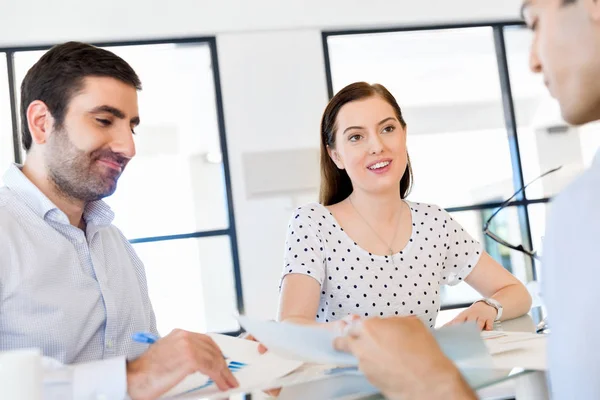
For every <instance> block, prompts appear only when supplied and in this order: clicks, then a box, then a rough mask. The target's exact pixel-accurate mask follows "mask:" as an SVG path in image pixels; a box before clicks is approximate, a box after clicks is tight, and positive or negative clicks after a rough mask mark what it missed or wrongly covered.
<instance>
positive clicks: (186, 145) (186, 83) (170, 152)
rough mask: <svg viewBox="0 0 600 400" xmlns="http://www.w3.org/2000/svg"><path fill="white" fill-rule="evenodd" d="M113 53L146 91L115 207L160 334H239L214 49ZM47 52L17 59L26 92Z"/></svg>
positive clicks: (183, 45)
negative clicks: (30, 72)
mask: <svg viewBox="0 0 600 400" xmlns="http://www.w3.org/2000/svg"><path fill="white" fill-rule="evenodd" d="M104 47H106V48H108V49H109V50H111V51H113V52H114V53H116V54H118V55H119V56H121V57H123V58H124V59H125V60H126V61H127V62H128V63H129V64H131V66H132V67H133V68H134V70H135V71H136V72H137V73H138V75H139V76H140V79H141V81H142V86H143V90H142V91H141V92H140V93H139V110H140V118H141V121H142V123H141V125H140V126H139V127H138V128H137V129H136V136H135V141H136V142H135V143H136V151H137V154H136V157H135V158H134V159H133V160H132V162H130V163H129V165H128V166H127V170H126V171H125V173H124V174H123V176H122V177H121V179H120V180H119V186H118V189H117V191H116V192H115V194H114V195H112V196H111V197H109V198H107V199H106V201H107V203H108V204H109V205H110V206H111V208H112V209H113V210H114V211H115V215H116V217H115V221H114V223H115V225H116V226H118V227H119V228H120V229H121V230H122V231H123V232H124V234H125V235H126V236H127V237H128V238H130V240H131V241H132V242H133V243H134V247H135V249H136V251H137V252H138V254H139V256H140V258H141V259H142V261H143V262H144V264H145V267H146V274H147V278H148V286H149V291H150V297H151V300H152V303H153V306H154V309H155V312H156V317H157V323H158V328H159V331H160V333H161V334H167V333H168V332H170V331H171V330H172V329H173V328H177V327H179V328H184V329H189V330H194V331H218V332H234V331H237V330H238V329H239V326H238V324H237V321H236V320H235V315H236V312H237V311H238V309H241V308H242V298H241V289H240V288H241V286H240V282H239V262H238V259H237V244H236V238H235V230H234V228H235V227H234V220H233V212H232V210H233V208H232V205H231V204H230V202H231V190H230V180H229V169H228V164H227V151H226V142H225V135H224V127H223V118H222V105H221V102H220V97H219V96H220V90H219V87H218V85H219V82H218V79H217V77H218V71H217V69H216V68H217V66H216V61H217V60H216V52H215V42H214V40H213V39H201V40H197V41H194V40H186V41H185V42H176V43H132V44H126V45H110V46H104ZM45 51H46V49H31V50H29V49H21V50H19V51H13V52H11V55H12V57H14V70H15V77H14V78H15V82H16V83H17V84H18V85H20V83H21V81H22V80H23V78H24V77H25V74H26V73H27V71H28V69H29V68H30V67H31V66H32V65H33V64H34V63H35V62H36V61H37V60H38V59H39V58H40V57H41V55H42V54H43V53H44V52H45ZM0 68H2V67H1V66H0ZM0 72H2V70H1V69H0ZM5 75H6V73H5V74H4V76H5ZM0 76H2V75H0ZM17 100H18V99H17ZM0 106H2V103H1V101H0ZM13 107H16V105H13ZM2 116H3V115H2V114H1V107H0V123H2V121H3V119H2ZM0 138H2V137H0ZM3 147H4V146H3ZM10 156H11V160H12V150H11V155H10ZM1 157H2V154H0V160H2V161H4V163H6V161H7V160H5V159H2V158H1ZM21 157H23V158H24V157H25V154H24V153H21Z"/></svg>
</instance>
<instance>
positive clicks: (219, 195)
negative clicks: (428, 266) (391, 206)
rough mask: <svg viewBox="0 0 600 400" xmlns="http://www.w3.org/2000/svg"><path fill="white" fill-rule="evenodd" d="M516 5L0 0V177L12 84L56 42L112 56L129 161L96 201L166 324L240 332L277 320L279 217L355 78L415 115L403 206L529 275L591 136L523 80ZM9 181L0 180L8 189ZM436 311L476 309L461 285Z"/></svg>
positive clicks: (14, 101) (527, 76) (298, 201)
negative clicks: (432, 209)
mask: <svg viewBox="0 0 600 400" xmlns="http://www.w3.org/2000/svg"><path fill="white" fill-rule="evenodd" d="M520 4H521V0H504V1H497V0H496V1H495V0H452V1H447V0H420V1H418V2H416V1H407V0H402V1H388V0H386V1H383V0H374V1H370V2H362V1H356V0H350V1H349V0H344V1H342V0H329V1H325V2H323V1H316V0H304V1H298V0H288V1H284V2H282V1H277V0H261V1H252V2H245V1H232V0H223V1H218V2H216V1H214V2H209V1H192V0H171V1H170V2H168V3H167V2H159V1H140V0H129V1H116V0H107V1H105V2H103V3H102V4H99V3H94V4H92V3H90V4H84V3H80V2H76V1H72V0H69V1H62V2H58V3H55V2H43V1H40V0H34V1H29V2H17V1H11V2H7V1H6V0H2V1H0V166H1V167H2V168H1V169H2V170H4V169H5V168H6V167H7V166H8V165H9V163H10V162H15V161H16V162H22V161H23V160H24V158H25V154H24V153H23V151H22V150H21V146H20V139H19V125H20V121H19V115H18V106H17V105H18V103H19V86H20V83H21V81H22V79H23V77H24V76H25V74H26V72H27V70H28V69H29V68H30V67H31V65H33V63H35V61H36V60H37V59H39V57H40V56H41V54H43V52H44V51H45V50H47V49H48V48H49V46H51V45H53V44H57V43H61V42H64V41H68V40H79V41H86V42H90V43H93V44H97V45H99V46H102V47H106V48H108V49H110V50H112V51H114V52H115V53H117V54H119V55H120V56H122V57H123V58H124V59H125V60H127V61H128V62H129V63H130V64H131V65H132V66H133V68H134V69H135V70H136V71H137V72H138V74H139V75H140V77H141V79H142V82H143V86H144V88H143V91H142V92H140V94H139V107H140V116H141V120H142V124H141V126H140V127H139V128H138V129H137V130H136V131H137V135H136V137H135V140H136V146H137V156H136V158H135V159H134V160H133V161H132V162H131V163H130V164H129V166H128V168H127V170H126V172H125V173H124V175H123V176H122V178H121V179H120V182H119V186H118V189H117V192H116V194H115V195H113V196H111V197H110V198H108V199H107V202H108V203H109V204H110V205H111V207H113V209H114V211H115V213H116V219H115V224H116V225H117V226H118V227H119V228H121V230H122V231H123V232H124V233H125V235H126V236H127V237H128V238H130V240H131V241H132V242H133V243H134V247H135V249H136V251H137V252H138V253H139V255H140V257H141V258H142V260H143V261H144V263H145V266H146V273H147V276H148V284H149V289H150V295H151V300H152V302H153V305H154V308H155V312H156V315H157V320H158V327H159V331H160V332H161V333H162V334H166V333H168V332H169V331H170V330H171V329H173V328H175V327H179V328H184V329H189V330H195V331H202V332H204V331H213V332H235V331H237V330H238V329H239V326H238V324H237V322H236V320H235V314H236V313H237V312H238V310H239V311H241V312H245V313H248V314H250V315H253V316H256V317H260V318H265V319H271V318H274V317H275V315H276V312H277V300H278V286H279V279H280V274H281V268H282V260H283V245H284V241H285V235H286V229H287V224H288V220H289V218H290V217H291V214H292V212H293V210H294V208H296V207H297V206H300V205H302V204H304V203H306V202H310V201H316V200H317V193H318V185H319V168H318V167H319V166H318V147H319V122H320V117H321V113H322V111H323V109H324V108H325V105H326V104H327V101H328V98H329V97H331V96H332V95H333V94H334V93H335V92H336V91H338V90H339V89H341V88H342V87H344V86H345V85H347V84H349V83H351V82H354V81H367V82H370V83H375V82H377V83H381V84H383V85H385V86H386V87H388V89H390V91H391V92H392V93H393V94H394V95H395V96H396V98H397V100H398V103H399V104H400V106H401V107H402V108H403V111H404V114H405V117H406V120H407V123H408V149H409V153H410V156H411V159H412V162H413V169H414V176H415V184H414V188H413V191H412V193H411V194H410V196H409V197H408V199H409V200H411V201H422V202H426V203H435V204H438V205H440V206H442V207H444V208H446V209H448V210H449V211H450V212H451V213H452V215H453V216H454V217H455V218H456V219H457V220H458V221H459V222H460V223H462V224H463V225H464V227H465V228H466V229H467V230H468V231H469V232H470V233H471V235H473V236H474V237H475V238H477V239H478V240H480V241H482V242H483V243H484V245H485V248H486V250H487V251H488V252H489V253H490V254H491V255H492V256H493V257H494V258H495V259H496V260H498V261H499V262H501V263H502V264H503V265H504V267H505V268H507V269H508V270H510V271H511V272H512V273H513V274H515V275H516V276H517V277H518V278H519V279H520V280H522V281H523V282H525V283H529V282H532V281H535V280H537V279H539V278H540V276H542V275H543V263H539V262H537V261H534V260H533V259H531V258H530V257H528V256H524V255H523V254H521V253H518V252H515V251H512V250H509V249H507V248H506V247H503V246H501V245H499V244H497V243H495V242H494V241H492V240H490V239H488V238H486V237H484V236H483V234H482V226H483V224H484V222H485V221H486V220H487V218H488V217H489V216H490V215H491V214H492V213H493V212H494V211H495V210H496V209H497V207H498V206H499V205H500V204H501V203H502V202H503V201H504V200H505V199H506V198H508V197H510V195H512V194H513V192H515V191H516V190H517V189H519V188H520V187H522V185H523V184H524V183H527V182H529V181H531V180H533V179H534V178H536V177H537V176H539V175H540V174H542V173H543V172H545V171H547V170H549V169H551V168H554V167H557V166H560V165H562V166H563V168H562V169H561V170H560V171H558V172H556V173H553V174H551V175H549V176H548V177H545V178H543V179H542V180H540V181H538V182H536V183H535V184H533V185H531V186H530V187H529V188H528V189H527V190H526V191H525V192H524V194H523V195H519V196H517V197H516V199H515V201H513V202H512V203H511V204H510V205H509V207H507V208H506V209H504V210H503V211H501V212H500V213H499V214H498V216H497V217H496V218H495V219H494V221H493V224H492V225H491V230H492V231H494V232H495V233H496V234H497V235H498V236H500V237H502V238H504V239H506V240H508V241H509V242H511V243H514V244H517V245H518V244H523V246H524V247H526V248H533V249H535V250H537V251H538V252H539V253H541V254H543V243H542V241H543V235H544V228H545V224H544V221H545V217H546V214H547V211H548V207H549V204H548V201H549V200H550V199H551V198H552V196H553V195H555V194H556V193H557V192H558V191H560V190H561V189H562V188H563V187H564V186H565V185H567V184H568V183H569V182H570V181H571V180H572V179H573V177H574V176H575V175H576V174H578V173H579V172H581V171H582V170H583V169H584V168H586V167H587V166H589V165H590V163H591V161H592V158H593V155H594V153H595V151H596V150H597V148H598V146H599V145H600V129H599V127H598V126H597V125H593V124H592V125H588V126H584V127H581V128H573V127H569V126H567V125H566V124H565V123H564V121H563V120H562V119H561V117H560V113H559V110H558V106H557V104H556V102H555V101H554V100H553V99H552V98H550V96H549V95H548V93H547V90H546V88H545V87H544V84H543V81H542V78H541V77H540V76H536V75H534V74H532V73H531V72H530V71H529V69H528V61H529V60H528V51H529V47H530V44H531V34H530V32H529V31H528V30H526V29H525V28H524V26H523V25H522V23H521V22H520V16H519V9H520ZM0 179H1V178H0ZM442 295H443V307H444V308H451V307H456V306H458V305H464V304H466V303H469V302H471V301H473V300H475V299H477V298H478V296H477V293H475V292H474V291H473V290H471V289H470V288H469V287H468V286H467V285H466V284H464V283H462V284H460V285H458V286H455V287H451V288H449V287H447V288H445V290H444V292H443V293H442Z"/></svg>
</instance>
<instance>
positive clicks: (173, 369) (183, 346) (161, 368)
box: [127, 329, 238, 400]
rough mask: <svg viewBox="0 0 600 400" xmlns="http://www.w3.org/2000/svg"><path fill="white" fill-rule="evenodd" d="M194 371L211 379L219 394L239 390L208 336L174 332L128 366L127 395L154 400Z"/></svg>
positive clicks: (217, 349) (135, 399) (180, 331)
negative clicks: (219, 391)
mask: <svg viewBox="0 0 600 400" xmlns="http://www.w3.org/2000/svg"><path fill="white" fill-rule="evenodd" d="M196 371H199V372H200V373H202V374H204V375H207V376H208V377H210V378H211V379H212V380H213V381H214V382H215V384H216V385H217V386H218V388H219V389H220V390H228V389H233V388H235V387H237V386H238V383H237V380H236V379H235V378H234V376H233V374H232V373H231V371H229V368H227V363H226V362H225V359H224V358H223V355H222V353H221V350H220V349H219V347H218V346H217V344H216V343H215V342H214V341H213V340H212V339H211V338H210V337H209V336H206V335H202V334H199V333H192V332H187V331H183V330H179V329H176V330H174V331H173V332H171V333H170V334H169V335H167V336H165V337H164V338H162V339H160V340H159V341H157V342H156V343H155V344H153V345H152V346H150V348H149V349H148V350H147V351H146V352H145V353H144V354H142V355H141V356H140V358H138V359H137V360H134V361H130V362H128V363H127V391H128V394H129V396H130V397H131V398H132V399H134V400H138V399H144V400H145V399H156V398H158V397H160V396H161V395H162V394H164V393H166V392H167V391H168V390H169V389H171V388H173V387H174V386H175V385H177V384H178V383H179V382H181V381H182V380H183V379H184V378H185V377H186V376H188V375H189V374H192V373H194V372H196Z"/></svg>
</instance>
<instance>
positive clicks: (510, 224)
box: [441, 207, 529, 305]
mask: <svg viewBox="0 0 600 400" xmlns="http://www.w3.org/2000/svg"><path fill="white" fill-rule="evenodd" d="M494 211H495V209H484V210H475V211H461V212H454V213H451V214H452V217H453V218H454V219H456V221H458V222H459V223H460V224H461V225H462V226H463V227H464V228H465V230H466V231H467V232H469V233H470V234H471V236H473V238H474V239H476V240H478V241H479V242H480V243H482V244H483V246H484V249H485V251H486V252H488V253H489V254H490V255H491V256H492V257H493V258H494V259H495V260H496V261H498V262H499V263H500V264H502V265H503V266H504V268H506V269H507V270H509V271H510V272H512V273H513V274H514V275H515V276H516V277H517V278H518V279H519V280H521V281H522V282H527V281H528V280H529V277H528V274H527V264H526V261H525V256H524V255H523V254H522V253H520V252H517V251H514V250H510V249H508V248H507V247H504V246H502V245H500V244H498V243H496V242H494V241H493V240H491V239H489V238H488V237H486V236H484V235H483V229H482V227H483V224H484V223H485V221H487V219H488V218H489V217H490V215H491V214H492V213H493V212H494ZM519 226H520V225H519V217H518V214H517V208H516V207H509V208H506V209H504V210H502V211H501V212H500V213H498V215H496V217H494V219H493V220H492V224H491V225H490V229H491V231H492V232H494V233H495V234H497V235H498V236H500V237H501V238H502V239H505V240H506V241H507V242H509V243H511V244H515V245H519V244H522V242H521V233H520V228H519ZM441 295H442V305H451V304H460V303H468V302H472V301H475V300H478V299H480V298H481V295H480V294H478V293H477V292H476V291H475V290H474V289H473V288H471V287H470V286H469V285H468V284H467V283H465V282H462V283H460V284H458V285H456V286H443V287H442V292H441Z"/></svg>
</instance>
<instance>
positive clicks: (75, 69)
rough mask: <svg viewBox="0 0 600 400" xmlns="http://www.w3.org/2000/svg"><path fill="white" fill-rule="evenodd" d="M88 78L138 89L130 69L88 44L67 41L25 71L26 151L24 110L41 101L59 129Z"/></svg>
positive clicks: (27, 146)
mask: <svg viewBox="0 0 600 400" xmlns="http://www.w3.org/2000/svg"><path fill="white" fill-rule="evenodd" d="M89 76H94V77H110V78H115V79H118V80H120V81H122V82H124V83H126V84H129V85H131V86H133V87H135V88H136V89H137V90H141V88H142V84H141V82H140V78H139V77H138V76H137V74H136V73H135V71H134V70H133V68H131V66H130V65H129V64H128V63H127V62H126V61H125V60H123V59H122V58H120V57H119V56H117V55H115V54H114V53H112V52H110V51H108V50H104V49H101V48H98V47H94V46H92V45H89V44H85V43H80V42H68V43H64V44H60V45H57V46H54V47H52V48H51V49H50V50H49V51H48V52H47V53H46V54H44V55H43V56H42V58H40V59H39V61H38V62H36V63H35V64H34V66H33V67H31V69H30V70H29V71H28V72H27V75H26V76H25V79H23V83H22V84H21V133H22V144H23V147H24V148H25V150H26V151H29V149H30V148H31V145H32V137H31V132H30V131H29V125H28V121H27V108H28V107H29V104H31V102H33V101H35V100H41V101H43V102H44V103H45V104H46V106H47V107H48V110H49V111H50V113H51V114H52V117H53V118H54V127H55V128H56V129H60V128H61V127H62V123H63V122H64V118H65V115H66V111H67V108H68V105H69V101H70V100H71V98H72V97H73V96H74V95H75V94H77V92H78V91H79V90H81V89H82V88H83V85H84V82H83V81H84V79H85V78H86V77H89Z"/></svg>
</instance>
